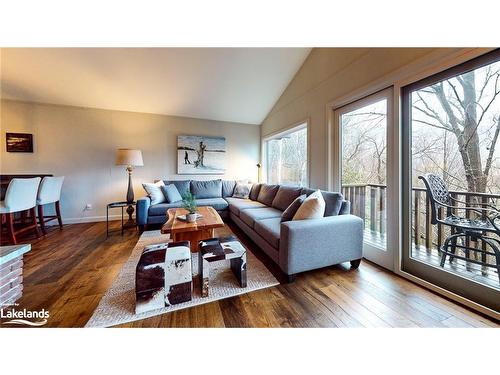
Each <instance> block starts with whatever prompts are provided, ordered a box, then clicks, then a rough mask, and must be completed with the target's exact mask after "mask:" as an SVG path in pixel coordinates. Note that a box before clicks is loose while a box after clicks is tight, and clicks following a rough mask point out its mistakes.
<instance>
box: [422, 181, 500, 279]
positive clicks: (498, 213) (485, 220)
mask: <svg viewBox="0 0 500 375" xmlns="http://www.w3.org/2000/svg"><path fill="white" fill-rule="evenodd" d="M418 178H419V179H421V180H422V181H423V182H424V184H425V187H426V190H427V196H428V197H429V200H430V205H431V223H432V224H434V225H435V224H438V223H440V224H443V225H447V226H449V227H451V228H454V231H455V233H453V230H452V234H451V235H450V236H448V237H447V238H446V240H445V241H444V244H443V246H439V245H438V247H439V251H440V253H441V264H440V265H441V267H444V263H445V261H446V257H447V256H448V255H449V256H450V263H451V262H453V259H455V258H457V259H462V260H465V261H466V262H471V263H475V264H479V265H481V266H486V267H494V268H496V269H497V272H498V280H499V283H500V240H499V239H498V238H494V237H490V236H488V234H496V235H497V236H500V226H499V224H497V223H496V220H497V219H498V218H499V217H500V210H498V209H497V208H496V207H494V206H492V205H490V204H487V203H474V202H464V201H461V200H459V199H456V198H454V197H452V196H451V194H450V193H449V191H448V188H447V187H446V184H445V182H444V181H443V179H442V178H441V177H439V176H437V175H435V174H432V173H427V174H425V175H423V176H418ZM457 204H464V206H458V205H457ZM470 206H475V207H470ZM440 207H443V208H446V215H445V216H446V217H445V218H440V217H439V214H438V210H439V208H440ZM458 210H465V212H470V213H471V215H470V216H476V217H475V218H467V217H460V216H457V215H455V212H458ZM475 214H476V215H475ZM466 216H469V215H466ZM459 238H462V239H463V240H464V241H463V244H461V245H459V244H457V240H458V239H459ZM466 239H469V240H472V241H474V242H478V241H482V242H483V243H484V244H486V246H485V247H484V249H483V248H482V247H481V248H474V247H470V246H466V244H467V242H466V241H465V240H466ZM488 246H489V247H490V248H491V249H492V251H491V250H490V251H488V250H487V248H488ZM457 248H459V249H462V250H463V251H464V253H465V256H460V255H457V254H456V249H457ZM471 251H474V252H476V253H480V254H481V260H480V261H479V260H475V259H470V258H469V255H470V252H471ZM487 255H492V256H494V257H495V260H496V264H492V263H488V262H487V258H486V256H487Z"/></svg>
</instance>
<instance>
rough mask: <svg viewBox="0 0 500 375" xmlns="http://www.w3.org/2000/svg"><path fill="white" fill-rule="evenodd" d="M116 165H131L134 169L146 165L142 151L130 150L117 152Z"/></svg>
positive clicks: (121, 149) (120, 149)
mask: <svg viewBox="0 0 500 375" xmlns="http://www.w3.org/2000/svg"><path fill="white" fill-rule="evenodd" d="M115 164H116V165H131V166H134V167H142V166H144V163H143V161H142V152H141V150H133V149H130V148H119V149H118V150H116V162H115Z"/></svg>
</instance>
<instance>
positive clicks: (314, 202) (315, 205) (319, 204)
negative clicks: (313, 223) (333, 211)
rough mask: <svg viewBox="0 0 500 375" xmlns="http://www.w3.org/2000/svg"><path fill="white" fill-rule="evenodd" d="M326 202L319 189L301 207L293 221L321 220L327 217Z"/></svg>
mask: <svg viewBox="0 0 500 375" xmlns="http://www.w3.org/2000/svg"><path fill="white" fill-rule="evenodd" d="M325 206H326V203H325V200H324V198H323V195H322V194H321V191H320V190H319V189H318V190H316V191H315V192H314V193H312V194H311V195H309V196H308V197H307V198H306V199H305V200H304V202H302V204H301V205H300V207H299V209H298V210H297V212H296V213H295V215H294V216H293V220H306V219H319V218H322V217H323V216H324V215H325Z"/></svg>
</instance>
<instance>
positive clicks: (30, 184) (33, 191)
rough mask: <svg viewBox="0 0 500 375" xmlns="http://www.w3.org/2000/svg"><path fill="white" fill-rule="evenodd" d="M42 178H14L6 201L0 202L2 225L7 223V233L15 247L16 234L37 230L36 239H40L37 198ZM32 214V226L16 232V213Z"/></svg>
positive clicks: (7, 192)
mask: <svg viewBox="0 0 500 375" xmlns="http://www.w3.org/2000/svg"><path fill="white" fill-rule="evenodd" d="M39 184H40V177H35V178H13V179H12V180H11V181H10V183H9V186H8V187H7V191H6V193H5V200H3V201H1V202H0V214H1V216H2V223H3V222H4V218H5V222H6V223H7V232H8V234H9V237H10V239H11V240H12V242H13V244H14V245H17V239H16V234H18V233H21V232H25V231H27V230H30V229H35V233H36V237H37V238H38V237H40V231H39V229H38V224H37V222H36V211H35V207H36V196H37V192H38V185H39ZM24 211H29V212H30V219H31V224H29V225H27V226H25V227H22V228H21V229H18V230H16V229H15V228H14V213H16V212H24Z"/></svg>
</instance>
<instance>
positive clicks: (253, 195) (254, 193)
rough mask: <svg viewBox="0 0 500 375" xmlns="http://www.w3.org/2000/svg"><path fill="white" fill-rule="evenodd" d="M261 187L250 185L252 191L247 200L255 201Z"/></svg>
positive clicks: (259, 185)
mask: <svg viewBox="0 0 500 375" xmlns="http://www.w3.org/2000/svg"><path fill="white" fill-rule="evenodd" d="M261 186H262V184H253V185H252V190H250V195H249V198H250V199H251V200H253V201H256V200H257V198H258V196H259V192H260V187H261Z"/></svg>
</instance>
